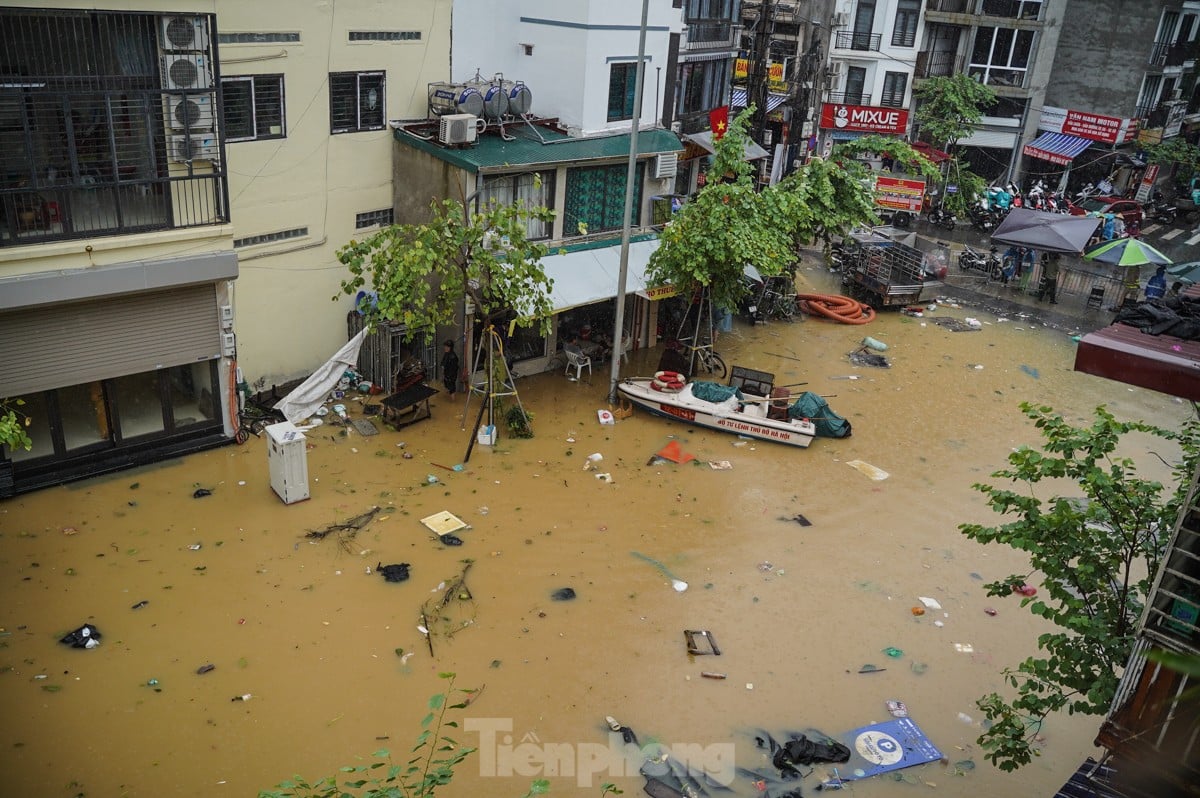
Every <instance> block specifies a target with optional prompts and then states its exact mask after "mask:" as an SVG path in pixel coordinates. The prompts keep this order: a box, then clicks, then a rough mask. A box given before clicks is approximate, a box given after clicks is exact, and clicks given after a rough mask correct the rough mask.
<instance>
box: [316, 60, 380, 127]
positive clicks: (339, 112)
mask: <svg viewBox="0 0 1200 798" xmlns="http://www.w3.org/2000/svg"><path fill="white" fill-rule="evenodd" d="M384 83H385V81H384V73H383V72H331V73H330V74H329V132H331V133H357V132H358V131H361V130H383V121H384V120H383V106H384Z"/></svg>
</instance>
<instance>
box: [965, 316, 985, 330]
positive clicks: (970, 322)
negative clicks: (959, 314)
mask: <svg viewBox="0 0 1200 798" xmlns="http://www.w3.org/2000/svg"><path fill="white" fill-rule="evenodd" d="M963 321H964V322H966V324H967V326H968V327H970V328H971V329H972V330H979V329H982V328H983V324H982V323H981V322H980V321H979V319H973V318H971V317H970V316H968V317H966V318H965V319H963Z"/></svg>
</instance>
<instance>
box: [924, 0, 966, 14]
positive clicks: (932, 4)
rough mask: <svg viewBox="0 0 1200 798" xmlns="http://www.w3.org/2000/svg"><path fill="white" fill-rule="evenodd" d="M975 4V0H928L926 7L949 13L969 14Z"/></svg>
mask: <svg viewBox="0 0 1200 798" xmlns="http://www.w3.org/2000/svg"><path fill="white" fill-rule="evenodd" d="M974 6H975V0H927V5H926V9H927V10H929V11H944V12H946V13H948V14H969V13H971V11H972V10H973V9H974Z"/></svg>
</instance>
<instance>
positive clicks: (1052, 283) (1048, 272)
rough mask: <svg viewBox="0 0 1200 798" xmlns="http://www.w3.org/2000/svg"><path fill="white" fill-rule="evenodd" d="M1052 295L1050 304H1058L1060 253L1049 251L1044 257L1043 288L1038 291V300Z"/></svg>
mask: <svg viewBox="0 0 1200 798" xmlns="http://www.w3.org/2000/svg"><path fill="white" fill-rule="evenodd" d="M1047 294H1049V295H1050V304H1051V305H1057V304H1058V298H1057V297H1056V294H1058V253H1057V252H1047V253H1046V254H1045V255H1044V256H1043V257H1042V288H1041V290H1040V291H1039V292H1038V302H1041V301H1042V300H1043V299H1045V298H1046V295H1047Z"/></svg>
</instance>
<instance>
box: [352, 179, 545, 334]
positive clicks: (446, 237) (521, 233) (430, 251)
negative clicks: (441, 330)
mask: <svg viewBox="0 0 1200 798" xmlns="http://www.w3.org/2000/svg"><path fill="white" fill-rule="evenodd" d="M431 207H432V211H433V218H432V219H431V220H430V221H429V222H427V223H425V224H397V225H390V226H388V227H385V228H383V229H381V230H379V231H378V232H376V233H374V234H372V235H371V236H369V237H367V238H366V239H364V240H363V241H351V242H350V243H349V244H347V245H346V246H344V247H342V248H341V249H340V250H338V253H337V257H338V260H339V261H341V263H342V264H344V265H345V266H346V268H347V269H348V270H349V272H350V278H349V279H348V280H343V281H342V293H344V294H348V295H352V296H353V295H354V294H355V292H357V291H358V290H359V289H362V288H364V287H366V288H368V289H369V290H372V291H374V292H375V293H376V294H377V296H378V299H377V302H375V303H369V304H368V303H364V307H363V308H361V309H362V310H363V311H364V312H365V313H366V314H367V315H368V316H370V317H373V318H381V319H387V320H389V321H396V322H402V323H403V324H405V325H406V326H407V327H408V329H409V331H411V332H412V333H413V334H414V335H418V334H433V333H435V332H436V331H437V328H438V327H441V326H445V325H447V324H450V323H452V322H453V321H454V318H455V314H456V311H457V310H458V309H459V307H460V305H461V303H462V301H463V299H464V298H467V299H470V301H471V302H472V304H473V305H474V306H475V314H476V317H477V318H480V319H482V320H483V322H484V323H485V324H486V323H489V322H492V321H494V320H496V319H498V318H500V317H501V316H504V315H505V314H507V313H509V312H511V311H512V310H513V309H516V310H518V311H519V313H520V315H521V317H522V318H521V322H520V323H522V324H525V325H532V324H534V323H536V324H538V325H540V328H541V331H542V332H543V334H548V333H549V331H550V325H551V318H550V317H551V313H552V311H553V304H552V302H551V300H550V289H551V287H552V286H553V281H552V280H550V279H549V278H548V277H547V276H546V273H545V271H544V270H543V268H542V264H541V258H542V257H544V256H545V255H546V254H547V252H548V248H547V247H546V245H545V244H542V243H539V242H536V241H530V240H529V237H528V233H527V230H528V221H529V220H530V219H538V220H541V221H550V220H551V219H552V218H553V216H554V212H553V211H551V210H548V209H546V208H542V207H537V208H528V207H525V206H523V205H520V204H516V205H505V204H500V203H496V202H489V203H487V204H486V205H485V206H484V207H483V208H482V209H480V210H478V211H467V210H466V209H465V207H464V204H463V203H461V202H459V201H457V200H453V199H448V200H443V201H441V202H437V201H435V202H434V203H432V206H431ZM334 299H335V300H336V299H337V297H336V296H335V297H334Z"/></svg>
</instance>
